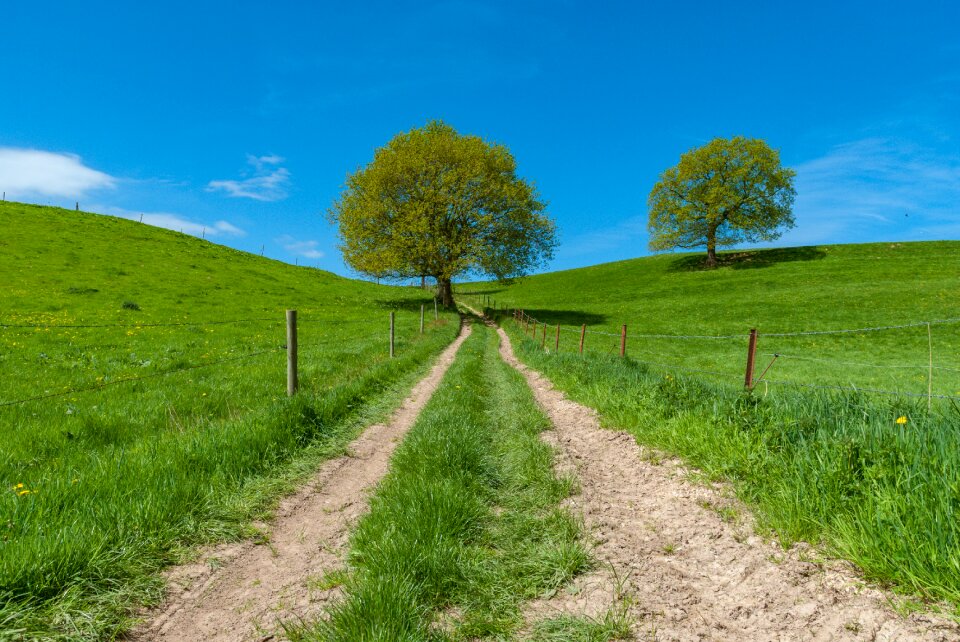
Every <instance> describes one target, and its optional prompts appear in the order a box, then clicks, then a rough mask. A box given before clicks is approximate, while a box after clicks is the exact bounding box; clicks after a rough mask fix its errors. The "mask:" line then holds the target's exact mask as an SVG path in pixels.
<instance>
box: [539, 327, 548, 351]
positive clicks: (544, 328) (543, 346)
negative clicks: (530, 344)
mask: <svg viewBox="0 0 960 642" xmlns="http://www.w3.org/2000/svg"><path fill="white" fill-rule="evenodd" d="M546 346H547V324H546V323H544V324H543V338H542V339H540V349H541V350H543V349H544V348H545V347H546Z"/></svg>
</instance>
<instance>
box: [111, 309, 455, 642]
mask: <svg viewBox="0 0 960 642" xmlns="http://www.w3.org/2000/svg"><path fill="white" fill-rule="evenodd" d="M470 332H471V328H470V326H469V325H468V324H464V325H463V326H462V327H461V331H460V334H459V335H458V337H457V338H456V339H455V340H454V342H453V343H452V344H450V345H449V346H448V347H447V348H446V349H445V350H444V351H443V352H442V353H441V354H440V356H439V357H438V359H437V362H436V364H435V365H434V366H433V368H432V369H431V371H430V373H429V374H428V375H427V376H426V377H424V378H423V379H421V380H420V381H419V382H418V383H417V384H416V385H415V386H414V388H413V390H412V391H411V393H410V395H409V396H408V397H407V398H406V399H405V400H404V402H403V403H402V404H401V406H400V407H399V408H398V409H397V410H396V411H395V412H394V413H393V415H392V417H391V419H390V421H389V422H387V423H386V424H375V425H372V426H369V427H368V428H366V429H365V430H364V432H363V433H362V434H361V435H360V436H359V437H358V438H357V439H356V440H354V441H353V442H352V443H351V444H350V445H349V447H348V449H347V453H348V454H347V455H345V456H342V457H338V458H336V459H332V460H330V461H327V462H325V463H324V464H323V465H322V466H321V467H320V469H319V470H318V472H317V473H316V475H315V476H314V477H313V478H312V479H311V480H310V481H309V482H308V483H307V484H305V485H304V486H303V488H301V490H299V491H298V492H296V493H295V494H293V495H291V496H290V497H287V498H285V499H283V500H282V501H281V503H280V506H279V508H278V510H277V512H276V514H277V517H276V519H275V520H274V521H273V523H272V524H270V525H269V531H270V534H269V538H268V540H267V541H266V542H264V543H252V542H246V543H241V544H233V545H225V546H220V547H216V548H215V549H213V550H211V551H209V552H207V553H206V554H204V555H202V556H201V561H200V562H198V563H194V564H189V565H184V566H180V567H176V568H174V569H172V570H171V571H170V572H169V573H168V580H169V585H170V592H171V594H170V597H169V598H168V601H167V603H166V604H165V605H164V606H163V607H162V608H161V609H160V610H158V611H156V612H154V613H153V614H152V615H150V616H149V617H148V621H147V622H145V623H144V624H143V625H142V626H140V627H139V628H138V629H136V630H135V631H134V632H133V633H132V634H131V635H130V636H129V638H128V639H133V640H155V641H158V642H188V641H190V642H193V641H196V640H206V641H227V640H230V641H236V640H272V639H275V638H278V637H282V627H281V626H280V623H281V622H284V621H291V622H299V621H302V620H309V619H313V618H317V617H320V616H321V615H322V610H323V606H324V605H325V604H326V603H327V602H328V601H329V600H330V599H331V598H332V597H334V596H335V595H337V594H338V592H339V589H335V588H334V589H330V588H327V589H325V590H322V589H320V588H316V586H317V583H316V579H318V578H319V577H321V576H322V575H323V574H324V572H329V571H331V570H335V569H338V568H341V567H342V563H343V560H342V554H343V551H344V549H345V546H346V544H347V541H348V539H349V535H350V530H351V526H352V525H353V524H354V523H355V522H356V521H357V519H359V518H360V517H361V516H362V515H363V514H364V513H365V512H366V511H367V507H368V499H369V495H370V491H371V490H372V489H373V488H374V487H375V486H376V484H377V482H378V481H379V480H380V479H381V478H382V477H383V476H384V475H385V474H386V472H387V470H388V469H389V465H390V457H391V455H392V454H393V451H394V449H395V448H396V446H397V444H398V443H399V442H400V440H401V439H402V438H403V436H404V435H405V434H406V432H407V431H408V430H409V429H410V428H411V427H412V426H413V424H414V422H415V421H416V419H417V417H418V416H419V414H420V411H421V410H422V409H423V407H424V406H425V405H426V403H427V401H429V399H430V397H431V396H432V395H433V393H434V391H435V390H436V389H437V387H438V386H439V384H440V381H441V379H442V378H443V376H444V374H445V373H446V372H447V369H448V368H449V367H450V365H451V364H452V363H453V360H454V358H455V357H456V354H457V352H458V351H459V349H460V346H461V345H462V344H463V342H464V341H465V340H466V338H467V337H468V336H469V335H470ZM311 585H313V586H314V588H311Z"/></svg>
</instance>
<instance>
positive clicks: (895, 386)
mask: <svg viewBox="0 0 960 642" xmlns="http://www.w3.org/2000/svg"><path fill="white" fill-rule="evenodd" d="M720 258H721V267H720V268H718V269H715V270H706V269H703V267H702V259H703V257H702V255H700V254H681V255H676V254H664V255H658V256H652V257H646V258H642V259H633V260H629V261H621V262H617V263H606V264H603V265H595V266H592V267H587V268H582V269H577V270H566V271H562V272H551V273H549V274H542V275H537V276H533V277H529V278H526V279H523V280H522V281H519V282H517V283H515V284H513V285H508V286H503V285H499V284H494V283H490V284H469V285H465V286H463V287H461V291H462V292H463V293H464V294H468V295H483V296H488V297H491V298H492V299H493V301H494V303H495V304H496V305H497V306H499V307H502V306H506V307H508V308H518V309H523V310H524V311H525V312H526V313H528V314H529V315H530V316H532V317H534V318H536V319H538V320H539V321H540V322H545V323H546V324H547V325H548V326H549V327H548V330H547V335H548V336H547V341H546V343H547V345H548V346H553V341H554V335H555V332H556V324H561V326H562V329H561V342H560V350H561V352H576V351H577V349H578V342H579V338H580V336H579V335H580V326H581V324H586V325H587V334H586V341H585V351H586V352H587V353H589V354H596V355H606V354H617V353H618V351H619V347H620V326H621V325H622V324H626V325H627V333H628V340H627V352H628V354H629V355H630V356H631V357H632V358H633V359H634V360H636V361H644V362H647V363H648V364H649V365H651V367H654V368H660V369H661V370H663V371H665V372H682V371H690V370H696V371H698V373H697V374H699V375H700V376H702V377H705V378H709V379H711V380H713V381H715V382H717V383H721V384H729V385H731V386H734V387H737V386H742V384H743V378H744V365H745V362H746V353H747V335H748V334H749V331H750V329H751V328H756V329H757V330H758V332H759V333H760V339H759V342H758V349H757V370H756V374H757V376H759V375H760V373H761V372H762V371H763V370H764V369H765V368H766V367H767V366H768V365H769V364H770V363H771V361H773V355H774V354H779V355H780V356H779V357H778V358H777V359H776V361H775V362H774V363H773V364H772V366H771V367H770V369H769V371H768V372H767V374H766V376H765V377H764V380H765V381H766V382H768V383H766V384H764V385H763V386H762V388H763V390H764V391H765V392H767V393H768V394H776V393H777V391H779V390H782V389H787V388H798V387H803V386H824V387H843V388H848V389H849V388H853V387H856V388H859V389H877V390H886V391H892V392H896V393H901V394H905V395H926V394H927V393H928V388H929V389H930V391H931V392H932V394H933V395H942V396H955V397H960V297H958V294H960V269H958V268H960V242H956V241H942V242H929V243H873V244H865V245H838V246H822V247H801V248H784V249H776V250H756V251H746V252H727V253H721V254H720ZM944 319H952V320H955V322H953V323H934V324H932V325H931V326H930V332H929V334H928V329H927V326H926V325H924V323H925V322H928V321H937V320H944ZM909 324H920V325H909ZM901 325H909V327H904V328H897V329H888V330H876V331H860V332H843V333H837V334H799V333H806V332H820V331H831V332H832V331H836V330H855V329H867V328H877V327H888V326H901ZM538 332H539V330H538ZM778 334H786V335H789V336H775V335H778ZM643 335H647V336H643ZM650 335H655V336H650ZM718 336H719V337H722V338H712V337H718ZM931 356H932V365H933V368H932V377H930V374H931V368H930V365H931ZM931 379H932V380H931ZM931 383H932V386H931Z"/></svg>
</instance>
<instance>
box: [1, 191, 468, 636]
mask: <svg viewBox="0 0 960 642" xmlns="http://www.w3.org/2000/svg"><path fill="white" fill-rule="evenodd" d="M0 230H2V233H0V273H2V274H3V275H4V288H3V289H2V290H0V326H2V327H0V379H2V381H3V387H2V392H0V439H2V440H3V444H4V446H3V449H2V454H0V484H2V486H0V487H2V490H3V492H0V632H3V634H0V638H6V637H14V638H15V637H16V636H17V635H22V636H24V637H25V638H28V639H34V638H37V639H58V638H63V639H77V638H86V639H98V640H99V639H105V638H109V637H111V636H112V635H114V633H115V632H116V631H118V630H120V629H122V628H123V626H125V621H126V620H125V618H126V617H127V616H128V615H129V614H130V607H131V605H133V604H136V603H145V602H146V603H148V602H151V601H155V600H157V599H158V598H159V597H160V595H161V591H162V582H161V581H160V580H159V579H158V576H157V570H158V569H159V568H161V567H163V566H164V565H166V564H169V563H171V562H172V561H174V560H176V559H178V558H179V557H180V556H181V555H182V554H183V552H184V550H185V547H188V546H190V545H192V544H196V543H199V542H209V541H216V540H222V539H229V538H236V537H239V536H242V535H249V534H250V532H251V531H250V527H249V523H250V520H251V519H252V518H254V517H257V516H262V514H263V512H264V511H265V510H268V509H269V507H270V506H271V502H272V501H273V500H275V499H276V498H277V497H278V496H279V494H281V493H282V492H285V491H286V490H289V489H290V488H291V487H292V484H293V481H294V480H295V479H297V478H298V477H302V476H303V475H305V474H308V473H309V471H310V470H312V469H313V467H314V466H315V464H316V463H317V462H318V461H319V460H321V459H323V458H325V457H329V456H330V455H332V454H335V453H336V452H337V451H338V450H337V449H338V448H342V446H343V445H344V444H345V443H346V442H347V441H348V440H349V439H350V438H351V436H353V435H355V434H356V432H357V430H358V429H359V428H360V427H361V426H362V425H364V424H365V423H367V422H370V421H372V420H373V419H374V418H377V417H381V416H383V415H385V414H386V412H387V411H389V410H390V409H391V408H392V407H393V406H394V405H395V404H397V403H399V400H400V399H402V396H403V394H404V393H405V392H406V390H408V389H409V387H410V385H412V383H413V381H414V380H415V379H416V377H417V376H418V375H419V374H420V373H422V372H423V371H424V370H425V368H426V366H427V365H428V363H429V362H430V360H431V359H432V357H434V356H435V355H436V354H438V353H439V351H440V350H441V349H442V348H443V346H445V345H446V344H447V343H449V341H450V340H452V338H453V337H454V336H455V334H456V332H457V328H458V325H459V322H458V319H457V317H456V315H454V314H452V313H442V314H441V316H440V319H439V320H437V321H434V320H433V313H432V298H431V297H430V295H429V294H428V293H426V292H422V291H419V290H415V289H410V288H390V287H382V286H377V285H373V284H369V283H363V282H358V281H353V280H349V279H343V278H340V277H337V276H334V275H332V274H329V273H326V272H321V271H318V270H315V269H310V268H295V267H292V266H290V265H286V264H282V263H279V262H276V261H271V260H268V259H263V258H260V257H257V256H252V255H250V254H246V253H242V252H238V251H235V250H232V249H229V248H226V247H222V246H218V245H215V244H212V243H209V242H204V241H201V240H200V239H196V238H193V237H190V236H186V235H182V234H177V233H173V232H168V231H165V230H160V229H157V228H152V227H149V226H146V225H141V224H138V223H135V222H131V221H126V220H121V219H116V218H112V217H105V216H98V215H91V214H84V213H77V212H72V211H68V210H62V209H56V208H47V207H37V206H29V205H21V204H16V203H3V204H0ZM422 303H428V304H430V307H431V310H430V314H429V316H428V320H429V321H428V324H427V331H426V333H425V334H424V335H423V336H420V335H419V314H420V312H419V311H420V305H421V304H422ZM286 308H293V309H297V310H298V312H299V317H300V328H299V338H300V341H299V343H300V366H301V367H300V377H301V394H299V395H298V396H297V397H295V398H293V399H288V398H287V397H286V394H285V371H286V370H285V369H286V360H285V353H284V351H283V350H282V349H281V345H282V344H283V343H285V340H286V339H285V326H284V310H285V309H286ZM392 310H395V311H396V314H397V358H395V359H393V360H391V359H389V357H388V354H387V328H388V315H389V312H390V311H392ZM249 355H253V356H249ZM144 377H145V378H144ZM132 378H142V379H139V380H136V381H129V379H132ZM83 388H95V389H93V390H87V391H83V392H75V393H72V392H70V391H72V390H76V389H83ZM64 393H67V394H64ZM37 396H42V397H46V398H43V399H38V400H34V401H27V402H25V403H14V402H18V401H19V400H22V399H29V398H32V397H37Z"/></svg>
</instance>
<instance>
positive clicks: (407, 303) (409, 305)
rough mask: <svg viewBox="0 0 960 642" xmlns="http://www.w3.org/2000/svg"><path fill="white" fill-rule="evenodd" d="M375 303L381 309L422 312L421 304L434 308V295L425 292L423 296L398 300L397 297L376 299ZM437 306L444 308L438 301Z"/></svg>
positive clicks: (429, 308) (430, 308)
mask: <svg viewBox="0 0 960 642" xmlns="http://www.w3.org/2000/svg"><path fill="white" fill-rule="evenodd" d="M373 305H375V306H376V307H378V308H380V309H381V310H405V311H407V312H420V306H421V305H422V306H424V307H425V308H426V309H427V310H433V296H432V295H429V294H424V296H423V298H416V299H405V300H402V301H398V300H396V299H374V301H373ZM437 306H438V307H439V309H441V310H443V304H441V303H439V302H438V303H437ZM431 314H432V312H431Z"/></svg>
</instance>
